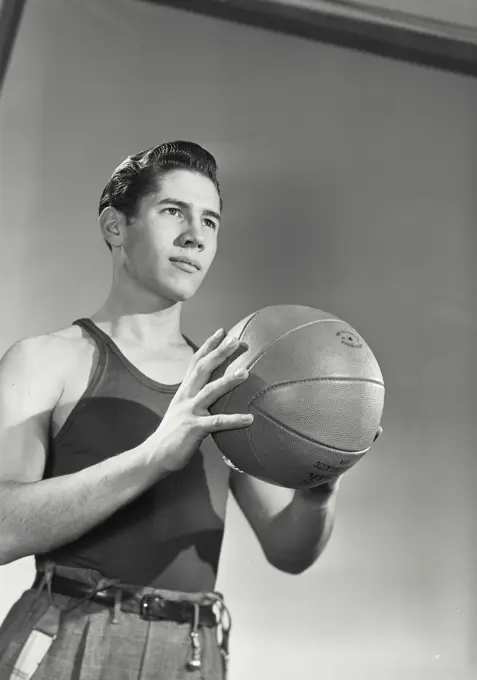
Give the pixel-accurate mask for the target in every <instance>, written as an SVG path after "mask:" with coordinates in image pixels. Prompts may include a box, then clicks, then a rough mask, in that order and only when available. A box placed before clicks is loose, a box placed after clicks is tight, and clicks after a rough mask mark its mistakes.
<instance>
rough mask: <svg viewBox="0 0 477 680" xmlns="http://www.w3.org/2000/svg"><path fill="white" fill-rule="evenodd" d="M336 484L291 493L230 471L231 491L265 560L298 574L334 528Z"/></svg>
mask: <svg viewBox="0 0 477 680" xmlns="http://www.w3.org/2000/svg"><path fill="white" fill-rule="evenodd" d="M336 489H337V484H330V485H323V486H322V487H317V488H316V489H312V490H311V491H293V490H292V489H284V488H281V487H277V486H273V485H271V484H267V483H265V482H262V481H260V480H259V479H254V478H253V477H251V476H249V475H246V474H240V473H238V472H232V476H231V490H232V492H233V494H234V497H235V499H236V501H237V503H238V505H239V507H240V509H241V510H242V512H243V513H244V515H245V517H246V519H247V521H248V522H249V524H250V526H251V528H252V529H253V531H254V533H255V535H256V536H257V538H258V540H259V543H260V545H261V547H262V549H263V551H264V554H265V556H266V558H267V560H268V561H269V562H270V564H272V565H273V566H274V567H276V568H277V569H280V571H284V572H287V573H290V574H300V573H302V572H303V571H305V570H306V569H307V568H308V567H310V566H311V565H312V564H314V563H315V562H316V560H317V559H318V557H319V556H320V554H321V553H322V552H323V550H324V549H325V547H326V544H327V543H328V541H329V539H330V536H331V532H332V529H333V523H334V515H335V504H336V493H335V492H336Z"/></svg>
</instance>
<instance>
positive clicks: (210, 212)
mask: <svg viewBox="0 0 477 680" xmlns="http://www.w3.org/2000/svg"><path fill="white" fill-rule="evenodd" d="M164 203H174V204H175V205H178V206H179V207H180V208H184V209H185V210H190V208H191V205H190V203H186V202H185V201H180V200H179V199H178V198H162V199H161V200H160V201H158V202H157V204H158V205H163V204H164ZM202 213H203V214H204V215H207V216H208V217H215V219H216V220H217V221H218V222H220V220H221V217H220V215H219V213H217V212H215V210H208V209H205V210H203V211H202Z"/></svg>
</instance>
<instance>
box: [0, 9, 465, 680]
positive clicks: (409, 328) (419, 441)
mask: <svg viewBox="0 0 477 680" xmlns="http://www.w3.org/2000/svg"><path fill="white" fill-rule="evenodd" d="M476 114H477V87H476V81H475V80H471V79H469V78H465V77H460V76H457V75H452V74H447V73H443V72H438V71H433V70H431V69H425V68H421V67H417V66H412V65H409V64H404V63H399V62H393V61H389V60H386V59H382V58H378V57H374V56H371V55H366V54H360V53H357V52H353V51H348V50H344V49H339V48H334V47H330V46H325V45H321V44H318V43H313V42H308V41H305V40H301V39H298V38H291V37H284V36H282V35H278V34H272V33H268V32H265V31H262V30H254V29H252V28H247V27H242V26H238V25H233V24H229V23H225V22H221V21H218V20H212V19H208V18H205V17H198V16H194V15H191V14H188V13H183V12H180V11H177V10H173V9H164V8H157V7H153V6H151V5H149V4H147V3H144V4H143V3H135V2H130V0H114V1H113V0H102V1H101V2H97V1H95V0H73V1H71V0H70V2H68V3H65V2H62V1H61V0H32V1H31V2H29V3H27V9H26V13H25V16H24V21H23V23H22V25H21V28H20V32H19V36H18V41H17V45H16V49H15V51H14V55H13V60H12V63H11V67H10V70H9V73H8V77H7V80H6V84H5V88H4V92H3V94H2V97H1V99H0V144H1V148H0V173H1V174H0V205H1V220H0V235H1V248H0V268H1V272H2V283H3V285H2V286H1V289H0V295H1V299H0V303H1V305H0V309H1V314H2V319H1V321H2V323H1V327H0V345H1V347H0V350H1V351H2V352H3V351H5V350H6V349H7V347H8V346H9V345H10V344H11V343H13V342H14V341H15V340H17V339H18V338H20V337H23V336H26V335H32V334H36V333H42V332H47V331H49V330H51V329H53V328H57V327H60V326H62V325H66V324H69V323H70V322H71V321H72V320H73V319H75V318H78V317H80V316H82V315H88V314H89V313H92V312H93V311H94V310H95V309H96V308H97V306H98V305H99V303H100V302H102V300H103V298H104V297H105V295H106V293H107V290H108V287H109V283H110V275H111V267H110V260H109V253H108V251H107V249H106V247H105V246H104V245H103V244H102V242H101V239H100V235H99V230H98V228H97V226H96V206H97V202H98V198H99V195H100V192H101V190H102V188H103V186H104V184H105V183H106V181H107V180H108V178H109V175H110V173H111V171H112V170H113V168H114V167H115V166H116V165H117V164H118V163H119V161H120V160H121V159H122V158H123V157H125V156H126V155H127V154H129V153H135V152H137V151H138V150H140V149H143V148H145V147H148V146H151V145H154V144H157V143H159V142H161V141H163V140H172V139H175V138H182V139H191V140H194V141H197V142H199V143H202V144H204V145H205V146H206V147H208V148H210V150H211V151H212V152H213V153H214V154H215V155H216V157H217V159H218V161H219V164H220V168H221V180H222V187H223V195H224V200H225V212H224V224H223V228H222V230H221V236H220V244H219V254H218V258H217V260H216V263H215V264H214V266H213V268H212V270H211V272H210V274H209V278H208V279H207V281H206V283H205V284H204V286H203V288H202V289H201V291H200V292H199V294H198V295H197V297H196V298H195V299H194V300H193V301H192V302H190V303H188V304H187V306H186V310H185V326H184V330H185V331H186V332H187V333H189V334H190V335H191V336H192V337H193V338H194V339H195V340H196V341H198V342H199V341H202V340H203V339H205V337H206V336H207V335H208V334H210V332H212V331H214V330H215V329H216V328H217V327H219V326H220V325H224V326H225V327H230V326H232V325H233V324H234V323H236V322H237V321H238V320H239V319H240V318H242V317H244V316H245V315H247V314H249V313H251V312H252V311H254V310H255V309H258V308H260V307H263V306H266V305H270V304H285V303H293V304H304V305H311V306H314V307H318V308H321V309H325V310H327V311H330V312H332V313H335V314H337V315H339V316H341V317H343V318H344V319H345V320H346V321H348V322H349V323H351V324H352V325H353V326H354V327H355V328H356V329H357V330H358V331H359V332H360V333H362V334H363V336H364V337H365V338H366V340H367V341H368V343H369V344H370V345H371V347H372V348H373V350H374V352H375V354H376V356H377V357H378V360H379V362H380V364H381V367H382V370H383V374H384V377H385V382H386V387H387V400H386V405H385V413H384V421H383V425H384V430H385V433H384V435H383V437H382V438H381V440H380V441H379V442H378V444H377V445H376V446H375V447H374V448H373V450H372V452H371V453H370V454H369V455H368V456H367V457H366V458H365V459H364V460H363V461H362V462H361V463H360V464H359V465H358V466H357V467H356V468H355V469H353V470H352V471H350V472H349V473H347V474H346V475H345V478H344V479H343V483H342V491H341V498H340V501H339V506H338V515H337V524H336V529H335V532H334V535H333V538H332V540H331V543H330V545H329V546H328V548H327V550H326V552H325V554H324V555H323V557H322V558H321V560H320V561H319V563H318V564H317V565H316V566H315V567H313V568H312V569H311V570H310V571H309V572H307V573H306V574H304V575H302V576H287V575H284V574H281V573H279V572H278V571H275V570H273V569H272V568H271V567H270V566H268V565H267V564H266V563H265V560H264V558H263V557H262V555H261V553H260V551H259V548H258V547H257V543H256V541H255V539H254V537H253V536H252V534H251V532H250V531H249V530H248V528H247V526H246V524H245V521H244V519H243V518H242V516H241V515H240V514H239V512H238V510H237V508H236V506H235V505H234V503H233V502H231V503H230V506H229V515H228V528H227V533H226V538H225V545H224V553H223V558H222V561H221V568H220V577H219V584H218V585H219V588H220V589H221V590H223V591H224V592H225V593H226V596H227V598H228V601H229V604H230V606H231V609H232V611H233V614H234V633H233V639H232V650H233V661H232V672H231V680H241V679H243V678H247V679H248V680H267V679H268V678H274V680H288V679H289V678H290V677H296V678H307V679H308V678H317V679H319V680H321V679H323V678H326V680H348V679H349V678H350V676H352V677H353V680H383V678H386V680H441V679H442V680H444V679H445V680H449V678H452V680H471V678H473V677H475V675H474V673H475V669H476V654H475V653H473V652H472V648H473V647H474V648H475V636H476V633H477V625H476V597H475V573H476V567H477V559H476V552H477V550H476V547H475V538H476V536H475V533H476V532H475V511H476V501H475V500H474V496H475V493H474V483H475V482H474V480H475V479H476V465H475V462H474V460H473V458H474V457H475V453H474V452H475V438H474V437H473V436H472V435H473V425H474V418H475V410H474V408H473V407H474V406H475V404H474V403H473V393H472V384H473V381H472V378H473V374H474V362H475V354H474V353H473V352H472V349H473V348H474V347H475V339H474V338H475V332H476V322H475V316H474V309H473V299H475V293H476V290H475V275H474V274H473V271H472V270H473V266H474V260H475V239H474V238H473V236H472V230H473V229H474V228H475V215H476V198H475V196H476V190H475V158H476V147H477V143H476V142H477V140H476V120H477V115H476ZM474 401H475V400H474ZM32 573H33V572H32V562H31V560H30V559H25V560H21V561H20V562H18V563H15V564H13V565H9V566H7V567H3V568H1V569H0V583H1V585H0V618H3V616H4V615H5V613H6V611H7V609H8V607H9V606H10V605H11V603H12V602H13V601H14V599H16V598H17V597H18V595H19V594H20V593H21V591H22V590H23V589H24V588H25V587H28V585H29V583H30V580H31V578H32ZM472 656H473V658H472Z"/></svg>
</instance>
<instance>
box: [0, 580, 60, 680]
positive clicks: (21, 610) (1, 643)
mask: <svg viewBox="0 0 477 680" xmlns="http://www.w3.org/2000/svg"><path fill="white" fill-rule="evenodd" d="M48 604H49V603H48V598H47V597H46V593H45V596H43V594H42V595H40V596H38V593H37V591H36V590H27V591H25V592H24V593H23V595H22V596H21V597H20V599H19V600H17V601H16V602H15V604H14V605H13V606H12V608H11V609H10V611H9V612H8V614H7V616H6V618H5V620H4V621H3V624H2V626H1V627H0V680H4V678H9V677H10V676H9V673H10V672H11V668H12V666H13V663H14V661H15V659H16V658H17V656H18V654H19V653H20V650H21V649H22V647H23V645H24V644H25V642H26V640H27V639H28V636H29V635H30V632H31V631H32V629H33V628H34V627H35V624H36V623H37V622H38V621H39V619H40V618H41V617H42V616H43V614H44V613H45V612H46V610H47V609H48Z"/></svg>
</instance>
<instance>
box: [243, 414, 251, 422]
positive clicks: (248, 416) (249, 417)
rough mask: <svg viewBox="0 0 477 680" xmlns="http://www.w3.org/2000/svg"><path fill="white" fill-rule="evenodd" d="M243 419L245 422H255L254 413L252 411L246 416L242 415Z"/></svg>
mask: <svg viewBox="0 0 477 680" xmlns="http://www.w3.org/2000/svg"><path fill="white" fill-rule="evenodd" d="M242 420H243V422H244V423H252V422H253V415H252V414H251V413H248V414H247V415H245V416H242Z"/></svg>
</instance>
